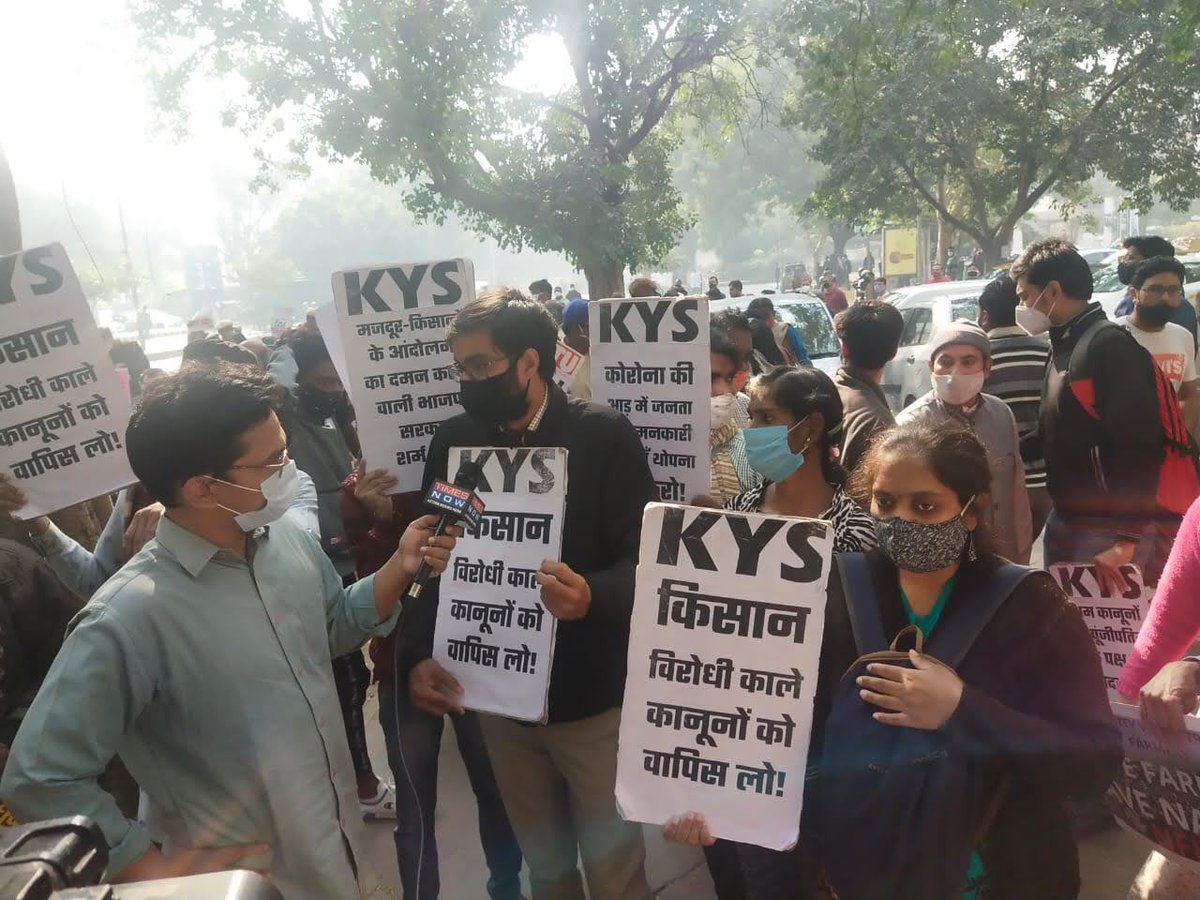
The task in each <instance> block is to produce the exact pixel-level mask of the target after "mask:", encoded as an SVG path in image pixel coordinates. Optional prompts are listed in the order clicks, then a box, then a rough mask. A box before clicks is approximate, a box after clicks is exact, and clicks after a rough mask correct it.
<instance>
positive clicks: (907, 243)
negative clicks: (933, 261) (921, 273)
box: [883, 228, 917, 277]
mask: <svg viewBox="0 0 1200 900" xmlns="http://www.w3.org/2000/svg"><path fill="white" fill-rule="evenodd" d="M883 271H884V274H885V275H887V276H888V277H891V276H893V275H916V274H917V229H915V228H885V229H883Z"/></svg>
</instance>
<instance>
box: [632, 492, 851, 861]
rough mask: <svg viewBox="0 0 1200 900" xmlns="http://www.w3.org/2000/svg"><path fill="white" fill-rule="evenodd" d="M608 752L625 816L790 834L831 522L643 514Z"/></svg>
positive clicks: (652, 510)
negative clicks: (614, 747)
mask: <svg viewBox="0 0 1200 900" xmlns="http://www.w3.org/2000/svg"><path fill="white" fill-rule="evenodd" d="M640 552H641V556H640V559H639V563H638V570H637V587H636V590H635V594H634V604H633V617H632V621H631V622H630V629H629V631H630V638H629V668H628V675H627V680H626V685H625V704H624V707H623V709H622V712H621V733H620V749H619V751H618V754H617V805H618V807H619V808H620V810H621V813H622V815H624V817H625V818H626V819H629V820H632V821H638V822H649V823H651V824H656V825H659V824H662V823H664V822H666V821H667V819H669V818H671V817H672V816H675V815H679V814H681V813H684V812H688V811H696V812H700V813H702V814H703V815H704V816H705V817H706V818H707V819H708V823H709V826H710V828H711V829H712V833H713V834H714V835H715V836H716V837H720V838H728V839H729V840H733V841H740V842H743V843H749V844H758V845H760V846H763V847H769V848H771V849H775V850H782V849H786V848H787V847H790V846H792V845H793V844H794V843H795V842H796V838H797V834H798V833H799V827H800V806H801V800H802V799H803V794H804V774H805V768H806V764H807V757H808V742H809V737H810V734H811V731H812V716H813V700H814V697H815V692H816V685H817V665H818V661H819V659H820V655H821V640H822V636H823V635H824V631H825V586H826V583H827V582H828V579H829V566H830V559H831V557H832V554H833V533H832V529H831V526H830V525H829V523H828V522H820V521H816V520H812V519H792V518H785V517H781V516H760V515H754V514H749V513H733V512H725V511H716V510H710V509H698V508H695V507H685V506H674V505H667V504H661V503H652V504H650V505H649V506H647V507H646V513H645V516H644V517H643V519H642V542H641V551H640Z"/></svg>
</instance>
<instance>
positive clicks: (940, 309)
mask: <svg viewBox="0 0 1200 900" xmlns="http://www.w3.org/2000/svg"><path fill="white" fill-rule="evenodd" d="M988 284H989V282H988V281H987V280H986V279H980V280H976V281H949V282H945V283H943V284H922V285H917V286H914V287H907V288H900V289H899V290H895V291H892V292H891V293H890V294H888V295H887V296H885V297H884V298H883V299H884V300H885V301H886V302H888V303H890V304H892V305H893V306H894V307H896V309H897V310H899V311H900V317H901V318H902V319H903V320H904V331H903V332H901V334H900V349H899V350H898V351H897V352H896V358H895V359H893V360H892V361H891V362H889V363H888V364H887V365H886V366H885V367H884V370H883V382H882V384H881V385H880V387H882V388H883V393H884V396H885V397H887V401H888V406H890V407H891V408H892V411H893V412H899V411H900V410H902V409H904V407H906V406H908V404H910V403H912V402H913V401H914V400H916V399H917V398H918V397H920V396H922V395H923V394H925V393H927V392H928V391H929V390H930V388H931V386H932V382H931V381H930V378H929V357H930V356H931V354H932V348H931V347H930V346H929V341H930V339H931V338H932V337H933V333H934V332H935V331H937V330H938V329H939V328H941V327H942V326H943V325H949V324H950V323H951V322H953V321H954V320H955V319H969V320H970V321H972V322H974V321H976V320H977V319H978V318H979V295H980V294H981V293H983V289H984V288H985V287H986V286H987V285H988Z"/></svg>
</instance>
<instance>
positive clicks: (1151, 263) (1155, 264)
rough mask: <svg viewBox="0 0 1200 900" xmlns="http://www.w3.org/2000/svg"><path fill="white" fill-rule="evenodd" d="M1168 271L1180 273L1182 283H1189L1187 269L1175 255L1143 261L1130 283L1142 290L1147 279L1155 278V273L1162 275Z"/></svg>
mask: <svg viewBox="0 0 1200 900" xmlns="http://www.w3.org/2000/svg"><path fill="white" fill-rule="evenodd" d="M1167 272H1170V273H1172V274H1175V275H1178V276H1179V283H1180V284H1186V283H1187V269H1185V268H1184V267H1183V263H1181V262H1180V261H1179V260H1177V259H1176V258H1175V257H1173V256H1154V257H1151V258H1150V259H1148V260H1146V261H1145V262H1144V263H1141V264H1140V265H1139V266H1138V267H1137V271H1135V272H1134V273H1133V278H1131V279H1130V281H1129V283H1130V285H1132V286H1133V287H1135V288H1137V289H1139V290H1140V289H1141V287H1142V285H1143V284H1145V283H1146V282H1147V280H1149V279H1151V278H1153V277H1154V276H1155V275H1162V274H1164V273H1167Z"/></svg>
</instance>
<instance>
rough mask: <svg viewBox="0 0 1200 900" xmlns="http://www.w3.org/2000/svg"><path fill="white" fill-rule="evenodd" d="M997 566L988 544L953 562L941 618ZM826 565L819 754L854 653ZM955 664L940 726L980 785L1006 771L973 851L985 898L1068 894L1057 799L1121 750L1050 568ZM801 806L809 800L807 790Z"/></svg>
mask: <svg viewBox="0 0 1200 900" xmlns="http://www.w3.org/2000/svg"><path fill="white" fill-rule="evenodd" d="M867 556H868V560H869V562H870V567H871V571H872V576H873V578H872V580H873V581H874V584H875V591H876V596H877V597H878V598H879V602H880V610H881V614H882V617H883V623H884V633H885V634H889V635H895V634H896V633H898V632H899V631H900V630H901V629H902V628H903V627H904V626H905V625H907V624H908V621H907V619H906V618H905V615H904V610H903V607H902V604H901V602H900V599H899V598H900V595H899V580H898V576H897V572H896V567H895V566H894V565H893V564H892V563H891V562H890V561H889V560H888V559H887V557H886V556H884V555H883V553H881V552H880V551H878V550H876V551H871V552H870V553H868V555H867ZM999 565H1000V560H999V559H998V558H997V557H995V556H991V555H984V556H981V557H980V559H979V560H978V561H977V562H973V563H964V565H963V566H962V568H961V569H960V570H959V573H958V578H957V581H956V582H955V585H954V589H953V591H952V593H951V595H950V598H949V600H948V601H947V604H946V609H945V611H944V612H943V614H942V615H943V617H944V619H945V618H952V617H953V616H954V615H955V613H956V611H957V610H959V609H961V608H962V607H963V605H964V604H966V603H969V602H971V597H972V596H973V595H974V594H975V592H976V589H977V586H978V585H980V584H981V583H982V582H983V580H984V579H986V578H987V577H988V574H989V573H990V572H992V571H994V570H995V568H996V567H997V566H999ZM836 573H837V569H836V568H835V569H834V573H833V575H834V577H832V578H831V579H830V588H829V606H828V611H827V613H826V620H825V638H824V643H823V644H822V648H821V663H820V675H819V677H818V682H817V697H816V707H815V715H814V727H813V750H812V751H811V752H810V756H809V758H810V760H812V759H819V756H817V755H816V754H817V753H819V748H820V747H821V742H822V736H823V727H822V724H823V723H824V721H825V720H826V718H827V717H828V714H829V708H830V703H831V694H832V691H833V689H834V687H835V686H836V684H837V682H838V680H839V679H840V678H841V677H842V674H843V673H844V672H845V671H846V670H847V669H848V668H849V667H850V665H851V664H852V663H853V662H854V661H855V660H856V659H857V658H858V656H859V653H858V650H857V648H856V646H855V643H854V634H853V631H852V629H851V625H850V618H849V614H848V612H847V609H846V601H845V598H844V596H843V594H842V588H841V582H840V579H838V578H837V576H836ZM958 674H959V676H960V677H961V678H962V680H963V682H964V683H965V688H964V690H963V695H962V700H961V702H960V703H959V706H958V709H957V710H956V711H955V713H954V715H953V716H951V718H950V720H949V722H948V723H947V724H946V725H945V726H944V727H945V728H946V729H948V730H951V731H955V732H957V733H958V734H959V735H961V736H962V737H963V738H964V739H965V741H966V744H967V746H968V748H970V750H971V753H972V756H973V758H974V765H975V766H976V767H977V772H978V777H979V778H980V779H981V780H982V783H985V784H987V785H988V786H989V788H990V787H991V786H993V785H996V784H999V782H1000V779H1001V777H1002V776H1007V777H1008V779H1009V783H1008V787H1007V791H1006V793H1005V795H1004V800H1003V801H1002V803H1001V806H1000V809H999V812H998V814H997V816H996V818H995V820H994V822H993V824H992V827H991V829H990V830H989V831H988V833H987V836H986V837H985V838H984V841H983V844H982V846H981V847H980V850H979V852H980V855H981V856H982V858H983V864H984V869H985V871H986V873H987V879H988V880H987V883H986V884H987V887H986V889H985V893H984V897H985V898H986V900H1001V898H1002V900H1018V898H1019V900H1070V898H1074V897H1076V896H1077V895H1078V893H1079V888H1080V878H1079V854H1078V850H1077V847H1076V845H1075V840H1074V838H1073V837H1072V833H1071V828H1070V823H1069V820H1068V818H1067V810H1066V805H1065V802H1064V801H1065V800H1066V798H1067V797H1075V798H1080V797H1098V796H1100V795H1102V794H1103V793H1104V791H1105V789H1106V788H1107V787H1108V785H1109V783H1110V782H1111V781H1112V779H1113V777H1114V776H1115V774H1116V772H1117V769H1118V767H1119V766H1120V764H1121V759H1122V749H1121V738H1120V733H1119V732H1118V730H1117V726H1116V723H1115V721H1114V719H1113V715H1112V712H1111V710H1110V708H1109V705H1108V698H1107V694H1106V692H1105V686H1104V680H1103V678H1102V675H1101V670H1100V660H1099V658H1098V657H1097V654H1096V649H1095V645H1094V644H1093V642H1092V638H1091V636H1090V635H1089V634H1088V631H1087V628H1086V627H1085V626H1084V624H1083V619H1082V617H1081V616H1080V614H1079V611H1078V610H1077V609H1076V608H1075V607H1074V606H1072V605H1071V604H1070V603H1068V602H1067V599H1066V597H1065V595H1064V594H1063V593H1062V591H1061V590H1059V588H1058V586H1057V585H1056V584H1055V583H1054V581H1053V579H1052V578H1050V576H1049V575H1046V574H1040V575H1035V576H1033V577H1031V578H1027V579H1026V580H1025V581H1023V582H1022V583H1021V584H1020V585H1019V586H1018V587H1017V589H1016V590H1015V591H1014V592H1013V594H1012V595H1011V596H1010V597H1009V599H1008V600H1007V601H1006V602H1005V603H1004V605H1003V606H1002V607H1001V608H1000V610H999V611H998V612H997V613H996V615H995V616H994V617H993V618H992V620H991V621H990V623H989V624H988V625H987V626H986V627H985V628H984V630H983V632H982V633H981V634H980V636H979V637H978V639H977V640H976V641H975V643H974V644H973V645H972V647H971V649H970V651H968V653H967V655H966V657H965V658H964V659H963V661H962V664H961V665H960V666H959V667H958ZM818 777H819V776H818ZM814 799H815V795H814ZM805 810H806V811H809V812H810V813H811V812H812V811H814V810H813V809H812V807H811V806H810V804H809V800H808V798H807V797H806V800H805ZM805 818H806V820H808V821H811V822H814V823H815V822H816V821H817V820H816V819H815V818H812V819H809V817H808V816H806V817H805ZM810 852H811V850H810ZM930 852H937V848H936V847H931V848H930Z"/></svg>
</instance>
